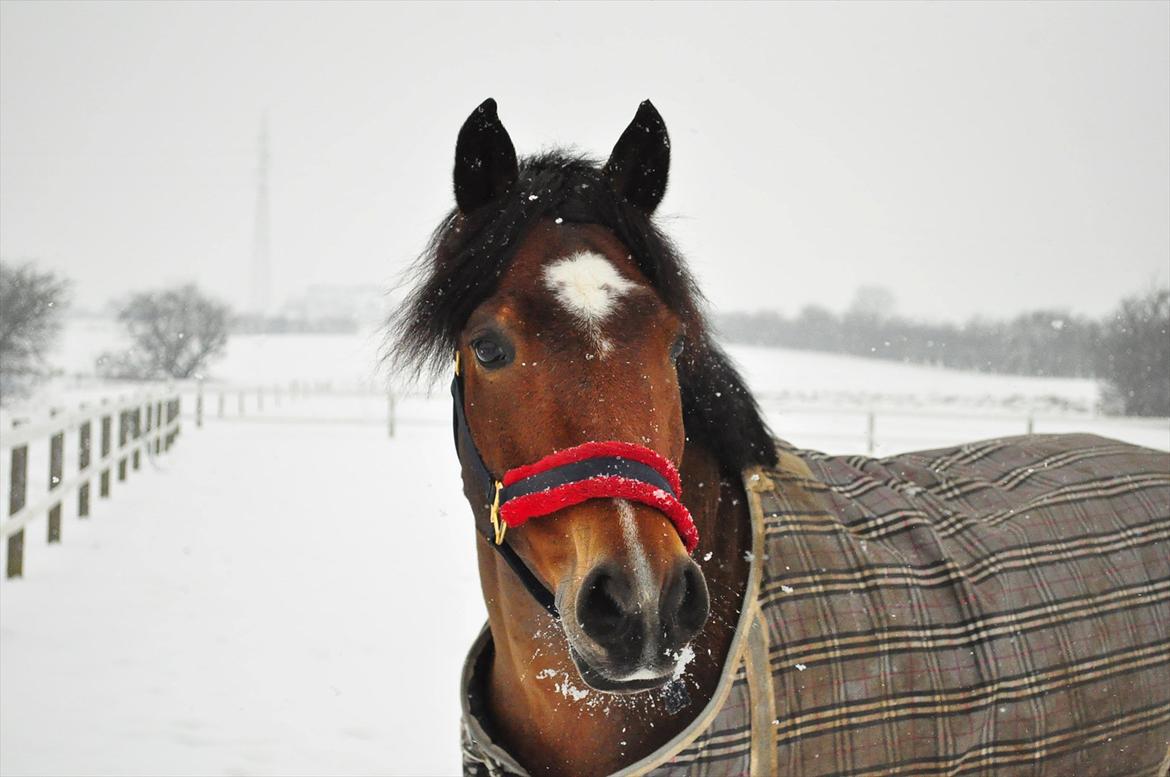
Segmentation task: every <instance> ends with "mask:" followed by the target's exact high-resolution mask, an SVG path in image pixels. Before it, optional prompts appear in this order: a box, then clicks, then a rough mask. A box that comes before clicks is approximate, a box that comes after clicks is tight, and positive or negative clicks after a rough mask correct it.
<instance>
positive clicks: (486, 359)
mask: <svg viewBox="0 0 1170 777" xmlns="http://www.w3.org/2000/svg"><path fill="white" fill-rule="evenodd" d="M471 350H472V351H474V352H475V358H476V359H477V360H478V361H479V363H480V364H482V365H483V366H485V367H502V366H504V363H505V362H507V360H508V353H507V351H505V350H504V348H503V346H501V345H500V344H499V343H498V342H496V341H495V340H493V339H492V338H490V337H481V338H480V339H478V340H476V341H475V342H474V343H472V344H471Z"/></svg>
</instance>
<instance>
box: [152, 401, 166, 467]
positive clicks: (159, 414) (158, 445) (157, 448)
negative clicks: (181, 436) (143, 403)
mask: <svg viewBox="0 0 1170 777" xmlns="http://www.w3.org/2000/svg"><path fill="white" fill-rule="evenodd" d="M154 420H155V422H156V423H157V424H158V428H159V433H158V434H156V435H155V436H154V453H155V455H156V456H157V455H158V454H160V453H162V450H163V438H164V437H166V436H167V430H166V424H164V423H163V402H162V400H161V399H160V400H157V401H156V402H155V403H154Z"/></svg>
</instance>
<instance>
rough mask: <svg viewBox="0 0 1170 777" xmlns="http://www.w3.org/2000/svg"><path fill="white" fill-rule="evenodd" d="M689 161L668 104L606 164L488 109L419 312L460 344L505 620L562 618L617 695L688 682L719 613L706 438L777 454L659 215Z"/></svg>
mask: <svg viewBox="0 0 1170 777" xmlns="http://www.w3.org/2000/svg"><path fill="white" fill-rule="evenodd" d="M669 163H670V140H669V136H668V134H667V131H666V125H665V123H664V122H663V120H662V117H661V116H660V115H659V113H658V111H657V110H656V109H655V108H654V106H653V105H651V104H650V102H649V101H646V102H644V103H642V104H641V106H640V107H639V109H638V111H637V114H636V115H635V117H634V119H633V121H632V122H631V123H630V124H629V126H628V127H627V128H626V130H625V131H624V132H623V133H622V135H621V137H620V138H619V140H618V141H617V143H616V145H615V146H614V148H613V151H612V153H611V154H610V156H609V159H608V160H607V161H606V162H605V163H604V164H598V163H596V162H594V161H591V160H589V159H585V158H581V157H570V156H566V155H562V154H555V153H554V154H547V155H544V156H541V157H536V158H533V159H528V160H525V161H523V162H521V161H519V160H518V159H517V156H516V152H515V149H514V147H513V144H512V141H511V139H510V137H509V135H508V132H507V130H506V129H505V128H504V126H503V124H502V123H501V122H500V119H499V117H498V115H497V111H496V105H495V102H494V101H493V100H488V101H486V102H484V103H483V104H482V105H480V106H479V107H478V108H477V109H476V110H475V111H474V112H473V113H472V114H471V115H470V116H469V117H468V119H467V121H466V122H465V123H464V125H463V127H462V129H461V130H460V132H459V137H458V142H457V146H456V159H455V169H454V190H455V199H456V202H457V208H456V209H455V210H454V211H453V212H452V213H451V214H450V215H449V216H448V218H447V219H446V220H445V221H444V222H443V224H441V225H440V227H439V229H438V230H437V231H436V233H435V235H434V237H433V238H432V242H431V245H430V248H429V249H428V251H427V252H426V254H424V257H423V266H422V267H421V273H422V275H423V281H422V283H421V284H420V285H419V286H418V287H417V288H416V290H415V291H414V293H413V296H412V297H411V298H409V299H408V300H407V302H406V305H405V306H404V308H403V312H402V313H401V314H400V320H399V321H398V322H397V323H398V324H399V326H398V329H399V333H398V340H397V343H396V346H395V347H396V353H397V355H398V356H399V357H400V358H401V359H403V360H405V361H408V362H412V363H414V364H415V365H420V366H421V365H425V364H431V365H432V366H433V365H436V364H442V363H446V364H450V361H449V360H450V358H451V356H452V355H454V356H455V364H456V377H455V381H454V384H453V396H454V401H455V409H456V412H455V427H456V428H455V436H456V445H457V448H458V452H459V456H460V460H461V462H462V464H463V480H464V491H465V494H466V496H467V498H468V501H469V503H470V504H471V507H472V510H473V512H474V513H475V514H476V517H477V522H478V524H479V526H480V527H481V531H480V535H481V545H480V569H481V577H482V578H483V583H484V591H485V598H486V600H487V605H488V610H489V616H490V618H491V622H492V626H493V635H496V630H497V626H499V628H501V629H503V628H505V624H506V625H508V626H511V627H512V628H515V629H517V630H519V631H526V632H532V631H536V630H539V629H542V628H543V626H544V624H543V622H542V620H541V619H542V618H543V619H547V618H548V614H551V615H552V616H553V617H557V616H559V622H560V626H561V627H562V629H563V633H564V636H565V637H566V638H567V641H568V648H569V655H570V656H571V657H572V661H573V663H574V664H575V666H576V668H577V670H578V672H579V673H580V676H581V678H582V679H583V680H584V681H585V682H586V683H587V684H588V685H590V686H592V687H593V688H595V689H600V690H604V691H610V692H617V693H623V692H634V691H639V690H645V689H647V688H653V687H658V686H662V685H663V684H665V683H666V682H667V681H668V680H670V679H671V678H672V677H677V676H678V672H679V668H680V666H681V664H682V663H683V662H684V661H685V659H686V658H687V657H688V655H689V652H688V651H687V650H686V647H687V645H688V643H689V642H690V641H691V640H692V638H694V637H695V635H696V634H697V633H698V632H699V631H700V630H701V629H702V628H703V625H704V623H705V621H706V620H707V617H708V613H709V609H710V598H709V595H708V588H707V582H706V580H705V577H704V573H703V571H702V569H701V568H700V566H699V565H698V564H697V563H696V561H695V559H694V558H693V557H692V552H693V551H695V549H696V546H697V543H698V542H699V537H698V535H697V532H696V526H695V523H694V521H693V519H692V516H691V515H690V513H689V511H688V510H687V508H686V507H684V506H683V503H682V501H681V497H682V494H681V493H680V492H681V486H682V483H681V481H680V478H679V474H678V471H679V467H680V465H681V464H682V462H683V459H684V454H685V453H686V452H687V451H688V448H689V446H691V445H692V444H693V443H695V442H696V441H698V442H700V443H702V444H703V445H704V447H705V448H706V449H707V450H709V451H710V452H711V454H712V455H713V456H714V457H715V459H716V460H717V461H718V462H719V464H720V465H722V466H723V467H724V468H726V469H729V470H731V471H734V472H738V467H739V466H741V465H742V464H743V463H744V461H745V460H746V459H752V458H757V457H760V456H763V457H767V456H769V455H771V454H770V451H771V443H770V437H769V436H768V433H767V431H766V429H765V428H764V426H763V424H762V423H761V422H759V420H758V415H757V413H756V411H755V406H754V402H753V401H752V399H751V397H750V395H748V394H747V392H746V390H745V389H744V388H743V385H742V382H741V381H740V380H739V377H738V375H736V373H735V371H734V369H732V368H731V366H730V364H729V363H728V362H727V360H726V358H725V357H724V356H723V355H722V353H721V352H720V351H719V350H718V349H717V348H716V347H715V346H714V345H713V344H712V343H711V341H710V340H709V338H708V334H707V330H706V325H705V322H704V319H703V316H702V315H701V312H700V308H699V302H698V300H699V296H698V294H697V292H696V291H695V289H694V285H693V283H692V281H691V278H690V276H689V274H688V273H687V271H686V269H685V266H684V265H683V264H682V262H681V260H680V259H679V257H678V256H677V254H676V252H675V250H674V249H673V247H672V246H671V244H670V242H669V241H668V240H667V239H666V238H665V237H664V236H662V235H661V233H659V232H658V230H657V229H656V228H655V227H654V225H653V223H652V216H653V213H654V211H655V209H656V208H657V207H658V205H659V203H660V202H661V200H662V197H663V195H664V193H665V191H666V184H667V177H668V172H669ZM745 409H747V410H748V411H750V412H748V413H747V416H750V418H749V420H748V421H747V422H745V421H744V416H745V414H744V413H743V412H742V411H743V410H745ZM750 419H755V420H754V421H752V420H750ZM714 479H715V480H718V477H717V475H716V477H715V478H714ZM492 550H496V551H499V553H500V554H501V556H502V557H503V558H504V559H505V560H506V561H507V564H506V565H503V564H500V563H499V561H500V559H499V558H497V557H496V556H494V555H493V553H492ZM509 567H510V569H509ZM525 588H526V589H527V592H525ZM529 594H531V596H530V595H529ZM538 605H543V607H541V606H538ZM521 624H523V625H521ZM496 636H497V643H498V642H499V641H500V640H499V636H498V635H496ZM525 658H528V657H527V656H526V657H525Z"/></svg>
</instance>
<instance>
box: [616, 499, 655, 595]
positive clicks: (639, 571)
mask: <svg viewBox="0 0 1170 777" xmlns="http://www.w3.org/2000/svg"><path fill="white" fill-rule="evenodd" d="M615 501H616V502H617V508H618V516H619V517H620V518H621V524H622V536H623V537H624V538H625V540H626V548H628V549H629V552H630V559H631V560H632V561H633V563H634V582H635V583H636V584H637V590H636V594H637V597H638V599H640V600H641V601H642V602H643V603H644V604H647V605H650V606H656V605H657V602H658V592H657V591H656V590H655V589H654V578H653V577H652V576H651V574H650V561H649V560H648V559H647V558H646V549H645V548H643V547H642V543H641V542H639V541H638V525H637V524H635V523H634V508H633V507H631V506H630V503H629V502H627V501H626V500H625V499H618V500H615Z"/></svg>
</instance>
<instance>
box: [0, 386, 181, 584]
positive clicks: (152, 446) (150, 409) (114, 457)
mask: <svg viewBox="0 0 1170 777" xmlns="http://www.w3.org/2000/svg"><path fill="white" fill-rule="evenodd" d="M180 405H181V400H180V395H179V393H178V392H177V391H176V390H175V389H174V388H173V387H167V388H166V389H160V390H156V391H151V392H146V393H144V394H139V395H135V396H132V397H129V398H119V399H117V400H114V401H109V400H104V401H102V402H101V403H100V404H98V405H96V406H92V407H86V406H82V407H81V408H80V409H78V410H75V411H70V412H62V411H50V412H49V414H48V418H47V419H44V420H39V421H35V422H27V421H24V420H21V419H16V420H14V421H13V422H12V425H11V426H10V427H9V428H7V429H5V430H4V434H3V435H2V437H0V448H3V449H6V450H9V451H10V457H9V460H10V463H9V480H8V517H7V518H6V519H5V520H4V521H3V522H2V523H0V529H2V531H0V534H3V536H4V537H5V538H6V540H7V546H8V554H7V561H6V564H5V575H6V576H7V577H21V576H23V574H24V534H25V528H26V527H27V526H28V524H29V523H30V522H32V521H33V520H35V519H36V518H38V517H40V516H41V515H46V516H47V517H48V520H47V539H48V542H50V543H57V542H60V541H61V517H62V512H63V507H64V504H65V500H66V498H67V497H69V496H70V495H72V494H73V493H74V492H77V516H78V518H87V517H89V514H90V488H91V485H92V481H94V480H95V479H96V480H97V481H98V494H99V496H100V497H101V498H108V497H109V496H110V488H111V482H112V480H113V477H114V473H115V472H116V473H117V479H118V480H119V481H124V480H126V478H127V475H128V473H129V472H130V471H131V470H137V469H139V468H140V467H141V465H142V454H143V453H144V452H145V453H146V454H147V455H148V456H149V455H152V454H158V453H162V452H163V451H166V450H169V449H170V447H171V445H172V444H173V443H174V441H175V438H176V437H177V436H178V434H179V430H180V424H181V413H180ZM115 419H117V426H116V428H115ZM95 429H96V434H95ZM74 433H75V434H76V435H77V469H76V471H75V472H73V473H72V474H71V475H69V476H68V477H66V476H65V438H66V435H68V434H74ZM95 437H96V438H97V442H98V451H97V455H96V456H95V455H94V451H93V444H94V441H95ZM46 440H47V441H48V448H49V461H48V465H49V467H48V471H49V477H48V490H47V492H46V493H45V495H44V496H43V497H41V498H39V499H38V500H37V501H35V502H31V503H30V502H29V501H28V493H29V488H28V486H29V447H30V445H33V444H34V443H40V442H43V441H46Z"/></svg>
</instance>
